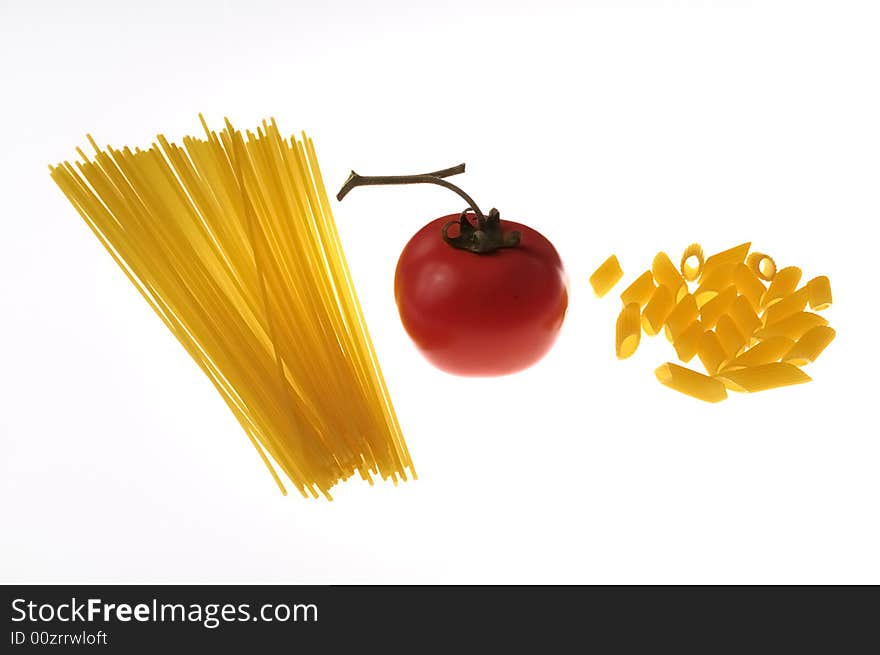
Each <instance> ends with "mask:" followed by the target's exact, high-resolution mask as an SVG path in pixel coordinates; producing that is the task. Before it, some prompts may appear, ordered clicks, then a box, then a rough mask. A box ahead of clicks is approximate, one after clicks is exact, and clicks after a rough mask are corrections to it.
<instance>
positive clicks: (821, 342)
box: [782, 325, 836, 366]
mask: <svg viewBox="0 0 880 655" xmlns="http://www.w3.org/2000/svg"><path fill="white" fill-rule="evenodd" d="M835 334H836V332H835V331H834V328H830V327H828V326H827V325H817V326H816V327H814V328H811V329H809V330H807V332H806V333H804V336H802V337H801V338H800V339H798V340H797V343H796V344H794V345H793V346H792V347H791V349H790V350H789V351H788V352H787V353H786V354H785V355H784V356H783V357H782V361H783V362H788V363H789V364H794V365H795V366H804V365H806V364H809V363H810V362H814V361H816V358H817V357H818V356H819V355H821V354H822V351H823V350H825V348H826V347H827V346H828V344H829V343H831V342H832V341H833V340H834V336H835Z"/></svg>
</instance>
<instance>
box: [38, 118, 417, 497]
mask: <svg viewBox="0 0 880 655" xmlns="http://www.w3.org/2000/svg"><path fill="white" fill-rule="evenodd" d="M200 118H201V121H202V126H203V128H204V132H205V136H204V138H195V137H185V138H184V139H183V145H182V146H179V145H176V144H174V143H170V142H169V141H168V140H167V139H166V138H165V137H164V136H162V135H159V136H158V137H157V139H156V142H155V143H153V144H152V146H151V147H150V148H149V149H146V150H141V149H138V148H136V149H135V150H133V151H132V150H131V149H129V148H127V147H126V148H123V149H121V150H120V149H117V148H112V147H110V146H107V147H106V148H104V149H101V148H99V147H98V145H97V144H96V143H95V141H94V140H93V139H92V138H91V137H90V136H89V137H88V139H89V141H90V143H91V145H92V146H93V148H94V150H95V154H94V155H93V156H92V157H89V156H87V155H86V154H85V153H84V152H83V151H82V150H79V149H77V152H78V153H79V155H80V157H81V159H82V160H81V161H77V162H76V163H75V164H71V163H69V162H63V163H61V164H58V165H57V166H50V171H51V175H52V178H53V179H54V181H55V182H56V183H57V184H58V186H59V187H60V188H61V190H62V191H63V192H64V194H65V195H66V196H67V198H68V199H69V200H70V202H71V203H72V204H73V205H74V207H75V208H76V209H77V211H78V212H79V214H80V215H81V216H82V218H83V219H84V220H85V222H86V223H87V224H88V226H89V227H90V228H91V229H92V231H93V232H94V234H95V236H96V237H97V238H98V239H99V240H100V242H101V243H102V244H103V245H104V247H105V248H106V249H107V251H108V252H109V253H110V255H111V256H112V257H113V259H114V260H115V261H116V263H117V264H118V265H119V267H120V268H121V269H122V270H123V271H124V272H125V274H126V275H127V276H128V278H129V279H130V280H131V282H132V283H133V284H134V285H135V287H136V288H137V289H138V291H139V292H140V293H141V295H142V296H143V297H144V299H145V300H146V301H147V302H148V303H149V304H150V306H151V307H152V308H153V310H155V312H156V314H158V315H159V317H160V318H161V319H162V321H163V322H164V323H165V325H166V326H167V327H168V329H169V330H171V332H172V333H173V334H174V336H175V337H176V338H177V339H178V340H179V341H180V343H181V344H182V345H183V347H184V348H185V349H186V350H187V352H188V353H189V354H190V356H191V357H192V359H193V360H195V362H196V363H197V364H198V366H199V367H200V368H201V369H202V371H203V372H204V373H205V375H207V376H208V378H209V379H210V380H211V382H212V383H213V384H214V386H215V387H216V388H217V390H218V391H219V392H220V394H221V395H222V397H223V399H224V400H225V401H226V404H227V405H228V406H229V408H230V409H231V410H232V412H233V414H234V415H235V417H236V419H237V420H238V422H239V423H240V424H241V427H242V428H243V429H244V431H245V433H246V434H247V435H248V437H249V439H250V440H251V442H252V443H253V445H254V447H255V448H256V450H257V452H258V453H259V455H260V457H261V458H262V460H263V462H264V463H265V465H266V466H267V468H268V469H269V471H270V473H271V474H272V476H273V478H274V479H275V481H276V483H277V484H278V486H279V487H280V488H281V491H282V493H286V491H285V487H284V484H283V483H282V481H281V477H280V476H279V474H278V472H277V471H276V467H277V468H278V469H280V471H281V472H283V474H284V475H285V476H286V477H287V478H288V479H289V480H290V482H291V483H292V484H293V485H294V486H295V487H296V488H297V489H298V490H299V492H300V493H301V494H302V495H303V496H305V497H309V496H312V497H316V498H317V497H319V496H320V495H323V496H325V497H326V498H328V499H331V496H330V489H331V488H332V487H333V486H334V485H335V484H336V483H337V482H339V481H341V480H345V479H347V478H349V477H351V476H353V475H355V474H358V475H359V476H360V477H361V478H363V479H364V480H367V481H368V482H369V483H370V484H372V483H373V478H374V476H380V477H381V478H382V479H389V478H390V479H391V480H392V481H393V482H394V483H395V484H396V483H397V482H398V480H406V479H407V475H408V473H407V471H409V475H411V476H412V477H415V470H414V468H413V464H412V461H411V459H410V456H409V452H408V451H407V447H406V444H405V442H404V439H403V435H402V433H401V430H400V426H399V423H398V420H397V417H396V415H395V412H394V408H393V405H392V403H391V398H390V396H389V393H388V389H387V386H386V384H385V380H384V378H383V376H382V372H381V369H380V366H379V361H378V359H377V357H376V352H375V349H374V347H373V343H372V341H371V339H370V335H369V332H368V330H367V325H366V322H365V320H364V315H363V312H362V310H361V307H360V304H359V302H358V299H357V294H356V292H355V288H354V285H353V282H352V278H351V273H350V271H349V268H348V264H347V263H346V259H345V255H344V253H343V250H342V244H341V241H340V237H339V234H338V232H337V228H336V224H335V222H334V220H333V215H332V213H331V209H330V203H329V200H328V197H327V192H326V189H325V187H324V183H323V181H322V179H321V172H320V169H319V167H318V160H317V157H316V155H315V149H314V145H313V144H312V141H311V139H309V138H308V137H306V135H305V134H303V135H302V139H301V140H298V139H296V138H294V137H291V138H289V139H287V138H284V137H283V136H282V135H281V133H280V132H279V130H278V126H277V125H276V123H275V120H274V119H271V120H270V121H269V122H266V121H263V123H262V126H261V127H260V128H258V129H257V130H256V133H252V132H251V131H247V132H246V133H245V134H244V135H243V134H242V133H241V132H240V131H238V130H237V129H235V128H234V127H233V126H232V125H231V123H230V122H229V121H228V120H227V121H226V124H225V128H224V129H223V130H222V131H220V132H219V133H218V132H216V131H212V130H210V129H209V127H208V126H207V124H206V123H205V121H204V118H202V117H201V116H200ZM270 460H271V461H270ZM273 462H274V466H273Z"/></svg>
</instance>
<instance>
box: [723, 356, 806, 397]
mask: <svg viewBox="0 0 880 655" xmlns="http://www.w3.org/2000/svg"><path fill="white" fill-rule="evenodd" d="M715 377H716V379H718V380H720V381H721V382H722V383H723V384H724V386H725V387H727V388H728V389H730V390H731V391H739V392H754V391H765V390H767V389H775V388H777V387H786V386H789V385H792V384H801V383H802V382H809V381H810V379H811V378H810V376H809V375H807V374H806V373H804V372H803V371H802V370H801V369H799V368H798V367H797V366H793V365H791V364H788V363H786V362H773V363H771V364H761V365H759V366H751V367H748V368H739V369H735V370H725V371H722V372H721V373H719V374H718V375H717V376H715Z"/></svg>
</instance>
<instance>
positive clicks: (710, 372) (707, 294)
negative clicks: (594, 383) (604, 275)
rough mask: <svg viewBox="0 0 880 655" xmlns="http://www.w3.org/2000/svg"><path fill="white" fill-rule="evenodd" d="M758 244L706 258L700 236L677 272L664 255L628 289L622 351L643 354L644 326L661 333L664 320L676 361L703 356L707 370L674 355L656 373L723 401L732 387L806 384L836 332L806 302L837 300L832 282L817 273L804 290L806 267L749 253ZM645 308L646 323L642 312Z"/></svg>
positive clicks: (620, 326) (621, 320)
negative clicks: (807, 368) (778, 265)
mask: <svg viewBox="0 0 880 655" xmlns="http://www.w3.org/2000/svg"><path fill="white" fill-rule="evenodd" d="M750 248H751V243H743V244H740V245H737V246H734V247H733V248H728V249H727V250H722V251H721V252H718V253H715V254H714V255H712V256H710V257H708V258H704V256H703V248H702V247H701V246H700V245H699V244H696V243H693V244H691V245H689V246H688V247H687V248H685V250H684V253H683V254H682V257H681V260H680V261H681V264H680V267H679V269H678V270H676V269H675V267H674V265H673V264H672V260H671V259H670V258H669V256H668V255H667V254H666V253H664V252H660V253H657V255H656V256H655V257H654V261H653V264H652V266H651V270H649V271H646V272H644V273H642V274H641V275H639V276H638V277H637V278H636V279H635V281H634V282H633V283H632V284H630V285H629V286H628V287H627V288H626V289H625V290H624V291H623V292H622V293H621V294H620V299H621V301H622V303H623V310H622V311H621V313H620V315H619V317H618V321H617V334H616V346H617V356H618V358H619V359H625V358H627V357H629V356H631V355H632V354H633V353H635V351H636V349H637V348H638V346H639V343H640V336H641V335H640V331H643V332H644V333H645V334H647V335H648V336H654V335H656V334H658V333H659V332H660V330H661V328H662V329H663V332H664V333H665V334H666V337H667V338H668V339H669V341H670V342H672V345H673V347H674V349H675V352H676V354H677V355H678V359H679V360H680V361H682V362H685V363H686V362H689V361H690V360H692V359H693V358H694V357H695V356H696V357H698V358H699V360H700V362H701V363H702V364H703V367H704V369H705V371H706V373H705V374H703V373H699V372H697V371H693V370H691V369H687V368H684V367H682V366H679V365H678V364H672V363H669V362H667V363H666V364H663V365H662V366H660V367H659V368H658V369H657V370H656V371H655V373H656V377H657V379H658V380H659V381H660V382H661V383H662V384H664V385H665V386H668V387H670V388H672V389H675V390H676V391H680V392H681V393H684V394H687V395H689V396H692V397H694V398H698V399H700V400H704V401H707V402H719V401H721V400H724V399H726V398H727V390H731V391H738V392H756V391H764V390H766V389H773V388H776V387H782V386H788V385H792V384H800V383H802V382H808V381H809V380H810V377H809V376H808V375H807V374H806V373H804V372H803V371H802V370H801V368H800V367H802V366H805V365H807V364H809V363H811V362H813V361H815V359H816V358H817V357H818V356H819V355H820V354H821V353H822V351H823V350H824V349H825V348H826V347H827V346H828V344H830V343H831V341H832V340H833V339H834V337H835V332H834V330H833V329H832V328H830V327H828V321H827V320H826V319H825V318H824V317H822V316H820V315H818V314H814V313H812V312H808V311H806V307H807V304H808V303H809V305H810V309H812V310H814V311H821V310H824V309H827V308H828V307H829V306H831V301H832V299H831V283H830V282H829V280H828V278H827V277H825V276H819V277H815V278H813V279H811V280H810V281H809V282H807V283H806V284H804V285H803V286H801V287H800V288H798V284H799V283H800V281H801V269H800V268H798V267H796V266H787V267H785V268H782V269H779V270H778V271H777V270H776V263H775V262H774V261H773V259H772V258H771V257H769V256H768V255H765V254H763V253H760V252H753V253H751V254H749V250H750ZM612 258H613V259H614V262H615V264H616V263H617V258H616V257H614V256H612ZM609 261H610V258H609ZM617 270H618V271H620V268H619V266H618V267H617ZM621 277H622V274H621V275H617V276H616V278H615V279H614V280H613V281H612V282H611V284H610V285H606V286H607V288H606V289H605V292H607V291H609V290H610V288H611V286H613V284H614V282H616V281H617V280H619V279H620V278H621ZM765 283H766V284H765ZM641 307H644V309H643V310H642V315H641V322H638V321H637V320H636V318H635V313H636V312H637V311H638V310H639V309H640V308H641Z"/></svg>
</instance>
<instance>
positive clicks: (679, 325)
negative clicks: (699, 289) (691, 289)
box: [663, 294, 699, 342]
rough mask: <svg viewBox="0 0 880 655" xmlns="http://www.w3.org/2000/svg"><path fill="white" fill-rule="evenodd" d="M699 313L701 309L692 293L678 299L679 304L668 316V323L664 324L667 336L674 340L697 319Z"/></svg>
mask: <svg viewBox="0 0 880 655" xmlns="http://www.w3.org/2000/svg"><path fill="white" fill-rule="evenodd" d="M698 315H699V311H698V310H697V303H696V302H694V297H693V296H692V295H691V294H688V295H686V296H685V297H684V298H682V299H681V300H679V301H678V304H676V305H675V307H674V308H673V310H672V311H671V312H670V313H669V316H667V317H666V323H665V324H664V326H663V328H664V330H665V332H666V338H667V339H669V340H670V341H672V342H674V341H675V340H676V339H677V338H678V336H679V335H680V334H681V333H682V332H684V330H685V328H687V326H689V325H690V324H691V323H693V322H694V321H695V320H696V319H697V317H698Z"/></svg>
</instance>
